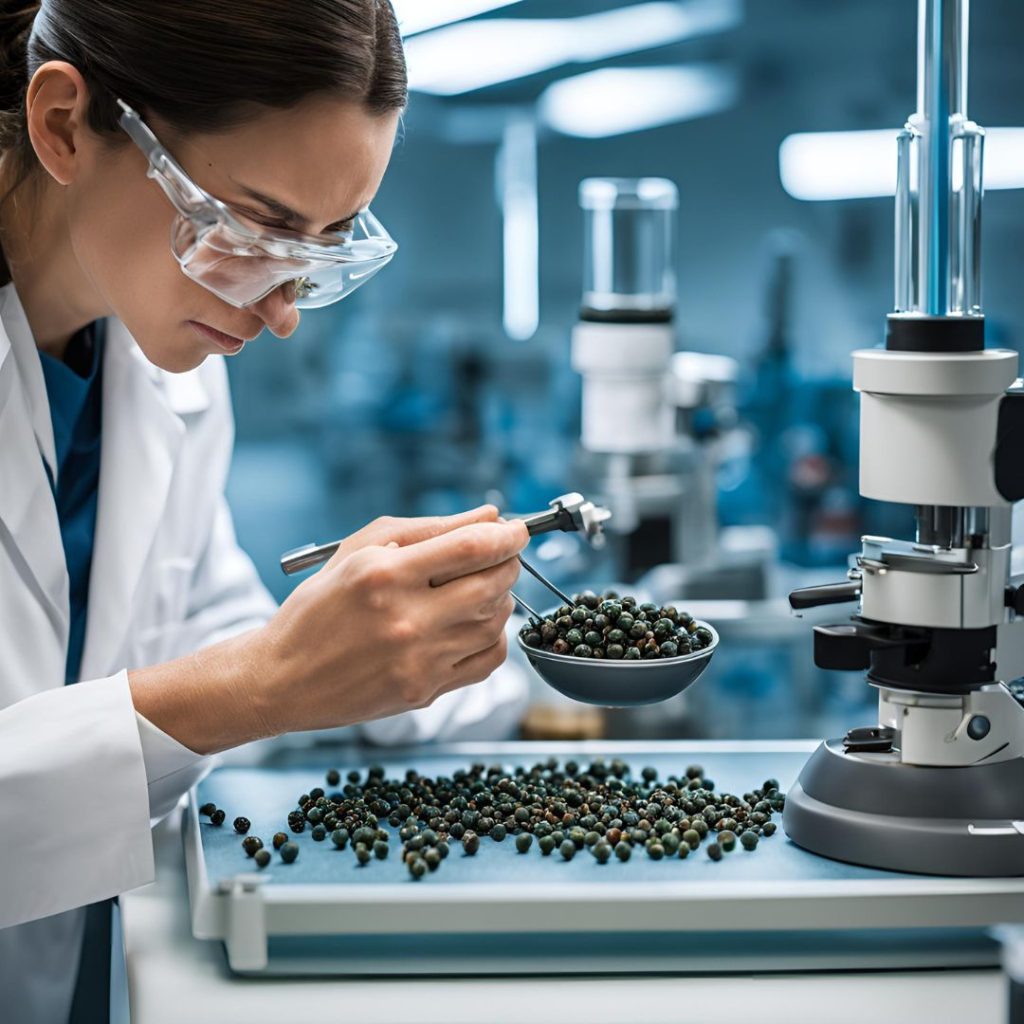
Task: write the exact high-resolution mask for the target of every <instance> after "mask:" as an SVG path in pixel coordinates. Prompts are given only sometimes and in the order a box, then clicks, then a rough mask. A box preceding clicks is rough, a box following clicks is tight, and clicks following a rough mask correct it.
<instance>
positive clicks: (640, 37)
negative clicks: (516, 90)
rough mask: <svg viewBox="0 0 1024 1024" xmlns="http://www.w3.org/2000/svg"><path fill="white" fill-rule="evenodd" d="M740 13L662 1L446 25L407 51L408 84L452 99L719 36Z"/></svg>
mask: <svg viewBox="0 0 1024 1024" xmlns="http://www.w3.org/2000/svg"><path fill="white" fill-rule="evenodd" d="M421 2H423V0H421ZM742 14H743V9H742V5H741V0H687V2H685V3H676V2H668V0H664V2H652V3H642V4H634V5H632V6H630V7H624V8H620V9H619V10H614V11H606V12H602V13H600V14H590V15H585V16H583V17H579V18H548V19H527V18H490V19H487V20H484V21H472V22H466V23H464V24H460V25H450V26H448V27H447V28H441V29H438V30H437V31H435V32H429V33H426V34H424V35H418V36H416V37H415V38H413V39H410V40H409V42H408V43H407V44H406V48H405V52H406V59H407V61H408V65H409V85H410V87H411V88H412V89H415V90H417V91H419V92H429V93H434V94H436V95H439V96H455V95H458V94H460V93H466V92H472V91H473V90H475V89H484V88H486V87H487V86H491V85H497V84H499V83H500V82H510V81H513V80H515V79H517V78H523V77H525V76H526V75H535V74H537V73H538V72H541V71H546V70H548V69H550V68H556V67H560V66H561V65H563V64H572V63H591V62H594V61H599V60H605V59H607V58H609V57H615V56H619V55H620V54H624V53H634V52H636V51H638V50H645V49H649V48H652V47H656V46H666V45H668V44H670V43H677V42H680V41H681V40H683V39H689V38H691V37H692V36H697V35H704V34H707V33H710V32H721V31H724V30H725V29H729V28H732V27H734V26H735V25H738V24H739V22H740V20H741V19H742Z"/></svg>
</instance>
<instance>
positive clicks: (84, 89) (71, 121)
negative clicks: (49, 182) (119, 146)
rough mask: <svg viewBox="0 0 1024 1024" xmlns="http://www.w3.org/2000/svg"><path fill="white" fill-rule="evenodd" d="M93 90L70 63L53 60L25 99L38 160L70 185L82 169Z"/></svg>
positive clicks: (39, 73)
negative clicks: (84, 138) (90, 90)
mask: <svg viewBox="0 0 1024 1024" xmlns="http://www.w3.org/2000/svg"><path fill="white" fill-rule="evenodd" d="M88 105H89V87H88V86H87V85H86V84H85V79H84V78H83V77H82V74H81V72H80V71H79V70H78V68H76V67H75V66H74V65H73V64H68V63H67V62H66V61H60V60H51V61H47V62H46V63H45V64H43V65H42V66H41V67H40V68H39V69H38V70H37V71H36V73H35V74H34V75H33V76H32V81H31V82H30V83H29V87H28V92H27V94H26V96H25V115H26V121H27V123H28V136H29V139H30V140H31V142H32V148H33V149H34V150H35V153H36V157H37V158H38V159H39V162H40V163H41V164H42V165H43V167H44V168H45V169H46V171H47V173H48V174H49V175H50V177H51V178H53V180H54V181H56V182H58V183H59V184H61V185H70V184H71V182H72V181H74V180H75V175H76V172H77V170H78V167H79V166H80V163H81V159H80V153H79V150H80V147H81V143H82V133H83V132H84V130H85V128H86V111H87V110H88Z"/></svg>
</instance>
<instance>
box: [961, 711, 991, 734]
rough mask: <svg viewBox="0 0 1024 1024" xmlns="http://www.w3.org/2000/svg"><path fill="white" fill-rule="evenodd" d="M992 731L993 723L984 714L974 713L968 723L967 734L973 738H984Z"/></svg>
mask: <svg viewBox="0 0 1024 1024" xmlns="http://www.w3.org/2000/svg"><path fill="white" fill-rule="evenodd" d="M991 731H992V723H991V722H990V721H989V720H988V719H987V718H986V717H985V716H984V715H972V716H971V720H970V721H969V722H968V723H967V735H968V736H970V737H971V739H972V740H983V739H984V738H985V737H986V736H987V735H988V734H989V733H990V732H991Z"/></svg>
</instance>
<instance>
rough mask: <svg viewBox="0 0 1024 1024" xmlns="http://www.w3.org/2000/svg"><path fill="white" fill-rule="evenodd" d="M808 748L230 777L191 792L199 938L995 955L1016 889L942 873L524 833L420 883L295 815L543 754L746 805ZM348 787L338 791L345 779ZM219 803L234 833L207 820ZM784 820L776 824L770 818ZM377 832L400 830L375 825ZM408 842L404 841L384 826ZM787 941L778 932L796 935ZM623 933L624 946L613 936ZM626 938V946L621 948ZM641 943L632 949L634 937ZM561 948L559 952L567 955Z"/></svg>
mask: <svg viewBox="0 0 1024 1024" xmlns="http://www.w3.org/2000/svg"><path fill="white" fill-rule="evenodd" d="M813 748H814V744H813V743H776V744H765V743H745V744H744V743H733V744H723V743H657V744H654V743H647V744H638V743H637V744H628V745H626V744H620V745H614V744H596V745H595V744H588V745H585V746H584V745H571V744H568V745H562V746H559V747H554V746H552V745H550V744H544V745H536V746H534V745H530V744H506V745H499V746H491V747H489V748H486V749H484V748H480V747H477V746H463V747H458V748H446V749H441V748H437V749H429V748H428V749H426V750H425V749H423V748H419V749H416V750H412V751H399V752H393V751H388V752H386V753H384V752H381V751H376V752H374V753H373V754H370V755H367V756H365V757H362V758H359V759H351V758H350V759H349V760H347V761H335V762H328V761H324V762H322V763H320V764H317V765H310V766H306V767H287V768H254V769H242V768H223V769H220V770H217V771H215V772H213V773H212V774H211V775H210V776H209V777H208V778H207V779H206V780H204V782H202V783H201V784H200V786H199V787H198V789H197V791H196V792H195V793H194V794H193V798H192V803H191V806H190V808H189V811H188V818H187V822H186V824H187V828H186V830H185V841H186V852H187V854H188V857H187V861H188V866H189V887H190V894H191V899H192V910H193V931H194V933H195V934H196V935H197V936H198V937H205V938H221V939H224V940H225V942H226V943H227V946H228V956H229V962H230V963H231V965H232V967H233V968H234V969H236V970H240V971H266V970H270V971H275V970H276V971H285V972H287V973H310V972H314V973H323V972H328V973H351V972H357V973H409V972H410V971H424V970H428V971H430V972H431V973H436V972H438V971H444V970H456V971H458V972H459V973H462V972H465V971H480V970H483V971H488V972H491V971H498V970H517V971H518V970H521V971H526V972H529V971H537V970H574V971H577V970H584V969H590V970H595V969H598V970H641V969H642V970H701V971H706V970H746V969H755V968H752V965H755V967H760V968H762V969H764V968H766V967H777V968H778V969H785V970H792V969H794V967H795V966H810V967H814V966H821V967H829V968H834V967H836V966H845V967H850V966H859V967H872V966H873V967H877V966H889V967H896V966H901V967H907V966H932V965H935V964H936V963H941V964H942V965H944V966H947V965H950V964H952V963H957V964H971V965H975V964H978V963H994V962H996V953H995V946H994V944H992V943H991V942H989V941H988V940H987V939H986V938H985V937H984V929H985V928H986V927H987V926H988V925H990V924H993V923H997V922H999V921H1004V920H1021V919H1022V918H1024V881H1022V880H1020V879H945V878H935V877H929V876H916V875H906V874H898V873H895V872H886V871H879V870H875V869H871V868H864V867H859V866H856V865H851V864H843V863H840V862H837V861H830V860H825V859H823V858H821V857H818V856H816V855H814V854H811V853H808V852H807V851H805V850H802V849H800V848H799V847H797V846H795V845H794V844H793V843H791V842H790V841H789V840H788V839H787V838H786V836H785V834H784V833H783V832H782V830H781V827H780V829H779V831H778V832H777V833H776V834H775V835H774V836H772V837H770V838H767V839H762V840H761V842H760V844H759V845H758V848H757V849H756V850H755V851H753V852H747V851H745V850H743V849H742V848H741V847H739V846H737V849H736V850H735V851H734V852H733V853H731V854H728V855H727V856H726V857H725V858H724V859H723V860H722V861H721V862H718V863H715V862H712V861H711V860H710V859H709V858H708V857H707V855H706V854H705V853H704V851H703V850H700V851H698V852H697V853H696V855H691V856H690V857H689V858H687V859H686V860H680V859H679V858H677V857H673V858H666V859H664V860H662V861H652V860H650V859H649V858H648V857H647V856H646V855H644V853H643V851H635V852H634V856H633V857H632V858H631V860H630V861H629V862H627V863H625V864H622V863H619V862H618V861H617V860H615V859H614V858H613V860H612V861H611V862H609V863H608V864H604V865H601V864H598V862H597V861H596V860H595V859H594V858H593V857H592V856H590V855H589V853H586V852H585V851H584V852H581V853H579V854H578V855H577V856H576V857H575V858H574V859H573V860H572V861H568V862H566V861H563V860H562V859H561V857H559V856H558V855H557V853H555V854H553V855H552V856H550V857H542V856H541V855H540V852H539V850H538V849H537V846H536V843H535V844H534V846H533V847H532V848H531V850H530V852H529V853H528V854H525V855H523V854H519V853H517V852H516V849H515V845H514V842H513V839H512V837H511V836H510V837H509V838H507V839H506V840H505V841H504V842H502V843H496V842H494V841H493V840H490V839H488V838H484V839H482V840H481V845H480V851H479V852H478V853H477V854H476V856H473V857H470V856H466V855H465V854H463V853H462V851H461V847H460V845H459V844H457V843H452V844H451V855H450V856H449V858H448V859H447V860H446V861H445V862H443V864H442V865H441V867H440V869H439V870H438V871H437V872H436V873H434V874H429V875H427V876H426V877H425V878H423V879H422V880H420V881H414V880H413V879H412V878H411V877H410V875H409V873H408V871H407V870H406V868H405V866H404V865H403V864H402V863H401V857H400V851H401V843H400V842H399V841H398V839H397V836H396V837H395V838H394V839H393V840H392V843H391V845H392V851H391V855H390V856H389V858H388V859H387V860H385V861H377V860H373V861H371V862H370V863H369V864H368V865H366V866H360V865H359V864H358V863H357V862H356V860H355V857H354V856H353V854H352V851H351V848H349V849H346V850H336V849H335V848H334V846H333V844H332V843H331V842H330V840H329V839H328V840H326V841H324V842H321V843H317V842H314V841H313V839H312V837H311V835H310V832H309V830H308V829H307V831H305V832H304V833H302V834H300V835H298V836H296V835H293V834H292V833H291V832H290V830H289V829H288V828H287V824H286V816H287V814H288V812H289V811H290V810H293V809H294V807H295V801H296V798H297V797H298V795H299V794H300V793H302V792H308V791H309V789H310V788H312V787H313V786H321V787H323V788H324V789H326V790H328V791H329V790H330V788H331V787H329V786H328V785H327V784H326V782H325V780H324V773H325V771H326V769H327V768H330V767H334V768H337V769H339V770H340V771H341V773H342V779H343V783H344V774H345V772H347V771H348V770H350V769H351V768H357V769H360V770H363V771H365V768H366V766H367V765H368V764H369V763H373V762H376V763H380V764H382V765H383V766H384V768H385V769H386V771H387V772H388V775H389V777H401V775H402V774H404V772H405V770H406V769H408V768H410V767H412V768H415V769H416V770H417V771H419V772H421V773H423V774H426V775H437V774H447V775H450V774H451V773H452V772H453V771H454V770H456V769H458V768H465V767H468V766H469V764H470V763H471V762H472V761H483V762H484V763H486V764H488V765H490V764H493V763H500V764H502V765H503V766H505V767H514V766H516V765H527V766H528V765H532V764H534V763H536V762H537V761H543V760H545V759H546V758H547V757H549V756H555V757H558V758H559V759H560V760H565V759H566V758H568V757H573V758H576V759H577V760H578V761H581V762H584V761H586V760H587V759H588V758H590V757H592V756H595V755H600V756H604V757H605V758H608V759H610V758H611V757H616V756H617V757H621V758H623V759H624V760H626V761H627V763H628V764H629V765H630V767H631V768H632V769H633V770H634V771H635V772H638V771H639V770H640V768H642V767H643V766H645V765H651V766H653V767H655V768H657V769H658V772H659V775H660V776H661V777H665V776H666V775H669V774H674V775H682V774H683V773H684V772H685V769H686V766H687V765H688V764H690V763H693V762H698V763H700V764H702V765H704V767H705V769H706V771H707V774H708V775H709V776H710V777H711V778H713V779H714V780H715V783H716V786H717V788H718V789H719V790H727V791H729V792H734V793H743V792H745V791H747V790H749V789H752V788H754V787H758V786H760V785H761V783H762V781H763V780H764V779H765V778H768V777H774V778H777V779H778V780H779V781H780V783H781V785H782V788H783V789H784V790H785V789H786V788H788V787H789V786H790V785H791V783H792V782H793V781H794V780H795V778H796V776H797V774H798V773H799V770H800V768H801V766H802V765H803V763H804V761H805V760H806V758H807V756H808V754H809V753H810V751H811V750H813ZM339 788H340V787H339ZM208 801H209V802H213V803H215V804H216V805H217V806H218V807H221V808H223V809H224V810H225V812H226V815H227V819H226V821H225V824H224V825H222V826H220V827H217V826H213V825H211V824H209V823H208V822H207V821H206V819H202V820H200V818H199V816H198V814H197V813H196V808H197V807H198V806H200V805H201V804H203V803H206V802H208ZM236 815H244V816H246V817H248V818H249V819H250V820H251V822H252V828H251V830H250V833H249V834H250V835H258V836H260V837H261V838H262V839H263V841H264V843H265V844H267V845H268V846H269V845H270V838H271V836H272V835H273V833H274V832H277V831H284V832H287V833H288V835H289V838H290V839H291V840H292V841H294V842H296V843H297V844H298V846H299V856H298V859H297V860H296V861H295V862H294V863H292V864H284V863H283V862H282V861H281V860H280V857H279V855H278V854H276V853H274V854H273V860H272V861H271V865H270V866H269V867H268V868H266V869H265V870H263V871H257V869H256V867H255V864H254V863H253V861H252V860H251V859H250V858H248V857H247V856H246V855H245V853H244V852H243V850H242V846H241V840H242V836H239V835H237V834H236V833H235V832H234V830H233V829H232V828H231V822H232V820H233V819H234V817H235V816H236ZM775 820H776V821H779V822H780V823H781V816H778V815H777V816H776V819H775ZM382 827H388V826H387V825H386V823H385V822H382ZM389 831H391V832H392V833H395V832H396V831H397V830H396V829H391V828H389ZM780 936H782V937H784V941H783V939H782V938H780ZM615 937H617V938H615ZM613 938H615V941H610V940H611V939H613ZM624 940H628V941H624ZM559 951H561V955H560V954H559Z"/></svg>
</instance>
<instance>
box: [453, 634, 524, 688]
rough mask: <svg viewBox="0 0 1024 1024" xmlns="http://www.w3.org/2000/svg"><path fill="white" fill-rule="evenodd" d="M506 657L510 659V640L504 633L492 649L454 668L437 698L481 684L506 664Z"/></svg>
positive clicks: (489, 648)
mask: <svg viewBox="0 0 1024 1024" xmlns="http://www.w3.org/2000/svg"><path fill="white" fill-rule="evenodd" d="M506 657H508V638H507V637H506V636H505V633H504V632H502V634H501V636H500V637H499V638H498V640H497V641H496V642H495V643H493V644H491V646H490V647H487V648H485V649H484V650H482V651H478V652H477V653H476V654H471V655H470V656H469V657H468V658H463V659H462V660H461V661H459V662H457V663H456V664H455V665H454V666H453V667H452V672H451V675H450V676H449V677H448V680H447V682H445V684H444V686H443V688H442V689H441V690H440V691H439V692H438V694H437V696H438V697H440V696H441V694H442V693H448V692H450V691H451V690H458V689H459V688H460V687H463V686H469V685H470V684H472V683H479V682H481V681H482V680H484V679H486V678H487V677H488V676H489V675H490V674H491V673H492V672H495V671H497V670H498V668H500V667H501V665H503V664H504V663H505V658H506ZM435 699H436V698H435Z"/></svg>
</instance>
